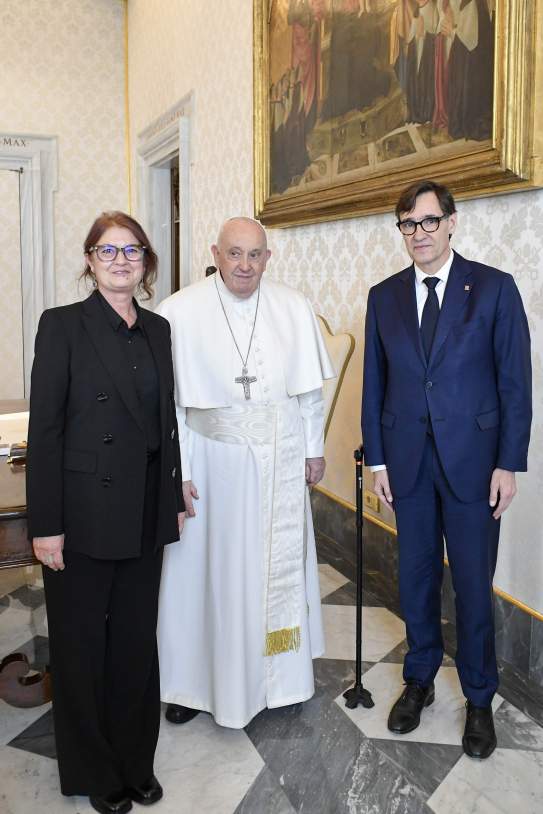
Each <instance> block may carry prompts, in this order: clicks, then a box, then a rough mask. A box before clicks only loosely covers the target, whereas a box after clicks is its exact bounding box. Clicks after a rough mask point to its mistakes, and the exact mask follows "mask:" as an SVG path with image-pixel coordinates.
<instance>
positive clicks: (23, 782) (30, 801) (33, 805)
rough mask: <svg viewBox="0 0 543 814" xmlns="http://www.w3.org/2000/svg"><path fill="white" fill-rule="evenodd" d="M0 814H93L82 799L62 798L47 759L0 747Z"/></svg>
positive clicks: (54, 764)
mask: <svg viewBox="0 0 543 814" xmlns="http://www.w3.org/2000/svg"><path fill="white" fill-rule="evenodd" d="M0 766H1V767H2V785H1V789H0V811H1V812H2V814H37V812H43V814H45V813H46V812H47V814H68V812H77V814H88V812H92V811H94V809H93V808H92V806H91V805H90V803H89V801H88V799H87V798H86V797H63V796H62V794H61V793H60V784H59V779H58V771H57V762H56V760H51V759H50V758H46V757H41V755H33V754H30V752H23V751H21V750H20V749H12V748H11V747H10V746H2V747H0Z"/></svg>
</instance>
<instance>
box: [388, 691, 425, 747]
mask: <svg viewBox="0 0 543 814" xmlns="http://www.w3.org/2000/svg"><path fill="white" fill-rule="evenodd" d="M434 698H435V692H434V685H433V684H430V686H429V687H421V686H420V684H414V683H413V682H408V683H407V684H406V686H405V690H404V691H403V692H402V694H401V695H400V697H399V698H398V700H397V701H396V703H395V704H394V706H393V707H392V709H391V710H390V715H389V716H388V728H389V729H390V731H391V732H396V734H398V735H405V734H406V733H407V732H412V731H413V730H414V729H416V728H417V726H418V725H419V724H420V714H421V712H422V710H423V709H424V707H429V706H430V704H433V703H434Z"/></svg>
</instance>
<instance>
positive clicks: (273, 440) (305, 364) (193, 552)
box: [157, 273, 335, 728]
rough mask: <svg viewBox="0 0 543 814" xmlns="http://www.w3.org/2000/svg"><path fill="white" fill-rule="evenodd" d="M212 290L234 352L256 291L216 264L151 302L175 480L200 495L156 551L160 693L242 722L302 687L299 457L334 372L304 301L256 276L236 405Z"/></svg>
mask: <svg viewBox="0 0 543 814" xmlns="http://www.w3.org/2000/svg"><path fill="white" fill-rule="evenodd" d="M217 289H218V290H217ZM219 294H220V297H221V298H222V302H223V304H224V308H225V310H226V313H227V315H228V320H229V321H230V325H231V327H232V331H233V333H234V336H235V338H236V341H237V343H238V345H239V348H240V351H241V353H242V354H243V356H244V358H245V354H246V353H247V348H248V346H249V340H250V336H251V330H252V327H253V321H254V317H255V309H256V304H257V296H258V295H257V292H255V293H254V294H253V295H252V296H251V297H249V298H248V299H239V298H237V297H235V296H234V295H233V294H231V293H230V292H229V290H228V289H227V288H226V286H225V285H224V283H223V281H222V278H221V277H220V274H219V273H217V274H215V275H213V276H211V277H208V278H206V279H205V280H202V281H201V282H199V283H195V284H194V285H191V286H189V287H188V288H186V289H184V290H183V291H180V292H177V293H175V294H173V295H172V296H171V297H168V298H167V299H166V300H164V301H163V302H162V303H161V304H160V306H159V307H158V309H157V310H158V312H159V313H160V314H162V316H164V317H166V318H167V319H168V320H169V322H170V325H171V329H172V350H173V358H174V370H175V376H176V382H175V400H176V406H177V417H178V422H179V435H180V446H181V462H182V469H183V480H189V479H191V480H192V481H193V483H194V485H195V486H196V488H197V489H198V493H199V498H200V499H199V500H198V501H195V510H196V517H194V518H188V517H187V519H186V522H185V528H184V531H183V535H182V537H181V540H180V541H179V542H178V543H173V544H171V545H168V546H166V548H165V552H164V566H163V572H162V584H161V591H160V606H159V622H158V644H159V656H160V678H161V697H162V700H163V701H166V702H168V703H174V704H180V705H182V706H186V707H191V708H193V709H199V710H205V711H207V712H210V713H211V714H212V715H213V716H214V718H215V720H216V722H217V723H218V724H220V725H222V726H229V727H234V728H241V727H243V726H245V725H246V724H247V723H248V722H249V721H250V720H251V719H252V718H253V717H254V716H255V715H256V714H257V713H258V712H260V711H261V710H262V709H264V708H266V707H280V706H284V705H286V704H293V703H296V702H300V701H305V700H307V699H308V698H310V697H311V696H312V695H313V692H314V683H313V665H312V659H313V658H316V657H318V656H321V655H322V654H323V652H324V637H323V629H322V619H321V606H320V595H319V584H318V571H317V557H316V549H315V537H314V533H313V524H312V519H311V509H310V504H309V496H308V491H307V488H306V485H305V458H315V457H319V456H321V455H323V425H324V416H323V401H322V382H323V380H324V379H326V378H332V377H333V376H334V375H335V373H334V370H333V368H332V365H331V363H330V360H329V357H328V355H327V352H326V349H325V346H324V343H323V340H322V337H321V334H320V331H319V328H318V325H317V322H316V320H315V316H314V314H313V311H312V308H311V306H310V304H309V302H308V300H307V299H306V298H305V297H304V296H303V294H301V293H300V292H298V291H296V290H294V289H292V288H290V287H288V286H285V285H282V284H281V283H276V282H273V281H269V280H267V279H262V280H261V284H260V302H259V307H258V316H257V320H256V324H255V330H254V336H253V340H252V345H251V350H250V353H249V358H248V364H247V367H248V371H249V376H251V377H252V376H256V381H255V382H253V383H251V385H250V392H251V398H250V400H249V401H248V400H246V399H245V397H244V388H243V386H242V385H241V384H239V383H236V382H235V378H236V377H239V376H240V375H241V367H242V364H241V360H240V357H239V354H238V352H237V350H236V348H235V345H234V342H233V340H232V335H231V333H230V330H229V328H228V324H227V321H226V318H225V315H224V313H223V311H222V308H221V304H220V300H219Z"/></svg>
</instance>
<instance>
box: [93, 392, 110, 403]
mask: <svg viewBox="0 0 543 814" xmlns="http://www.w3.org/2000/svg"><path fill="white" fill-rule="evenodd" d="M108 398H109V396H108V394H107V393H98V395H97V396H96V401H107V400H108Z"/></svg>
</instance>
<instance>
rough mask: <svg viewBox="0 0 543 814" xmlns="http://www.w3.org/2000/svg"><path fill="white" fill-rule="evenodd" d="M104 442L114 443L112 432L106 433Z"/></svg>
mask: <svg viewBox="0 0 543 814" xmlns="http://www.w3.org/2000/svg"><path fill="white" fill-rule="evenodd" d="M102 441H103V442H104V444H111V442H112V441H113V436H112V434H111V433H110V432H106V433H105V434H104V437H103V438H102Z"/></svg>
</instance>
